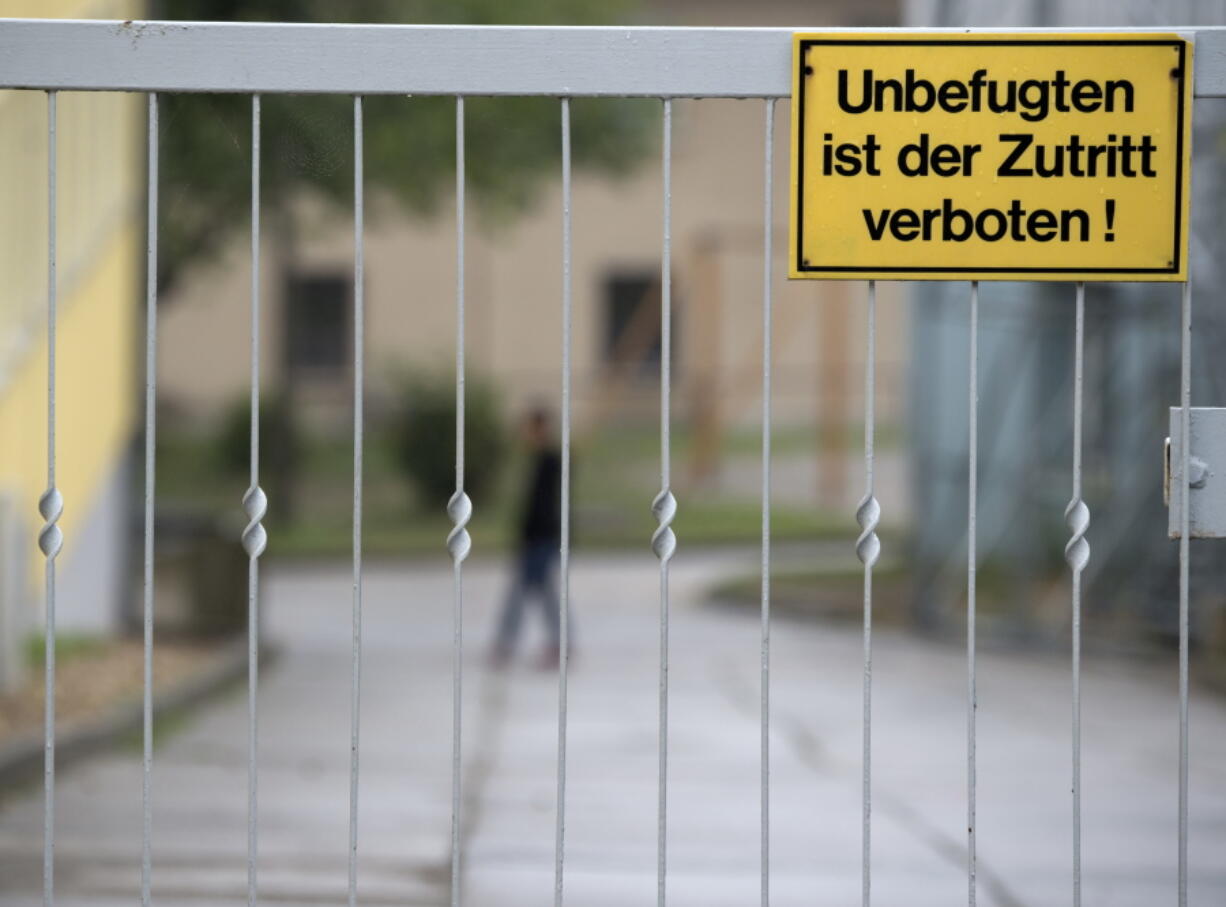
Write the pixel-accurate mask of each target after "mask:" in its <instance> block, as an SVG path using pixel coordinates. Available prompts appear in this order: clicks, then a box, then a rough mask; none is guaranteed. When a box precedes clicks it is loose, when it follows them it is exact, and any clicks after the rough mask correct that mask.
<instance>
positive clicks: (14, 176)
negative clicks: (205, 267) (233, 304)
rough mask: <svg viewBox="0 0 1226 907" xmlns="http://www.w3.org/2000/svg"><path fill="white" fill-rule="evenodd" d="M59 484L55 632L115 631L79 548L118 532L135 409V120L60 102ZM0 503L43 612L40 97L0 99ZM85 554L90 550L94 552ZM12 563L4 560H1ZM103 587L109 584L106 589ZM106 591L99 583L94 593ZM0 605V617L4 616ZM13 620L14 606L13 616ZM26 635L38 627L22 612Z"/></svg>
mask: <svg viewBox="0 0 1226 907" xmlns="http://www.w3.org/2000/svg"><path fill="white" fill-rule="evenodd" d="M142 8H143V4H141V3H139V2H127V0H111V2H69V0H63V2H49V0H40V2H8V3H4V4H3V5H0V13H2V14H4V15H13V16H39V17H64V18H92V17H105V18H132V17H134V16H138V15H139V13H140V11H141V9H142ZM57 104H58V148H59V154H58V207H57V219H58V288H59V308H58V313H59V318H58V344H57V383H58V395H57V420H56V421H57V443H56V464H57V466H56V468H57V475H56V484H57V485H58V487H59V488H60V490H61V493H62V494H63V496H64V501H65V507H64V516H63V519H62V520H61V522H60V525H61V527H62V528H63V530H64V534H65V544H64V550H63V554H62V556H61V557H62V560H61V563H62V564H63V568H62V576H63V577H64V580H63V583H62V584H61V588H60V594H59V600H60V602H61V603H62V607H61V614H62V617H63V620H61V623H60V626H61V627H63V628H64V629H73V628H92V629H102V628H105V627H108V626H113V625H114V616H115V615H116V614H117V613H118V608H117V607H116V602H115V601H114V596H115V591H114V590H115V589H116V588H117V583H116V582H114V576H113V573H114V568H113V567H111V568H109V569H108V570H106V571H101V572H100V571H99V570H98V568H97V564H98V558H96V557H93V556H91V555H92V554H96V552H90V551H81V550H78V549H79V546H80V545H83V544H85V543H84V542H83V541H82V534H83V533H84V534H85V535H88V536H89V537H90V538H92V539H97V540H102V541H104V542H105V544H106V545H108V546H111V545H113V544H114V543H115V540H116V539H121V538H122V537H123V535H124V532H125V531H126V504H127V501H126V496H125V495H122V494H116V493H115V491H114V489H115V488H116V483H117V482H119V481H121V477H122V475H123V472H124V462H125V459H126V453H127V450H128V448H129V446H130V441H131V435H132V424H133V414H134V413H133V410H134V403H135V400H136V393H135V391H136V380H137V379H136V375H135V373H134V363H135V355H136V350H135V346H134V341H135V327H136V324H137V306H138V304H139V302H140V299H141V297H142V295H143V294H142V285H143V275H142V273H141V268H140V250H141V246H142V245H143V244H142V240H141V237H142V234H143V220H144V218H143V215H142V212H141V205H140V200H141V198H142V197H143V180H142V178H141V174H142V172H143V170H144V155H143V148H142V143H141V135H142V134H143V122H144V114H143V106H142V103H141V99H140V98H138V97H137V96H134V95H120V94H87V93H60V94H59V95H58V100H57ZM0 160H3V161H4V166H3V167H2V168H0V198H4V199H5V200H6V203H5V204H4V206H2V207H0V273H3V274H4V284H3V287H4V289H3V295H2V296H0V299H3V304H0V492H2V493H4V494H5V495H7V496H9V497H10V498H11V499H12V500H13V504H14V506H13V512H14V513H15V514H17V518H18V520H19V521H20V524H21V532H22V535H23V536H26V537H28V538H30V540H31V541H30V544H28V545H26V546H24V547H25V548H26V553H25V554H24V555H22V556H21V558H20V561H21V562H24V564H25V566H26V570H27V573H28V582H27V583H26V584H24V585H25V587H26V588H27V589H28V598H29V600H30V601H40V600H41V598H40V594H39V591H38V590H40V589H41V582H39V581H38V580H41V576H42V564H43V559H42V555H41V553H40V552H39V551H38V548H37V545H36V544H34V543H33V537H34V536H35V535H36V534H37V532H38V529H39V528H40V526H41V524H42V519H41V517H40V516H39V514H38V509H37V504H38V497H39V495H40V494H41V493H42V492H43V490H44V489H45V487H46V482H47V464H46V455H47V437H46V424H47V415H46V407H47V392H46V380H47V351H46V304H47V97H46V95H45V94H44V93H41V92H20V91H6V92H0ZM89 544H90V545H91V546H92V545H93V544H94V543H93V542H90V543H89ZM9 562H10V563H11V562H12V558H9ZM103 574H105V576H103ZM100 579H101V581H99V580H100ZM5 606H6V605H5V603H3V602H0V607H5ZM8 606H9V607H12V606H13V603H11V602H10V603H8ZM26 611H27V613H26V615H25V619H24V623H25V632H30V631H31V630H32V629H33V628H34V627H36V626H37V624H38V619H37V616H36V614H34V613H30V612H32V611H33V609H26Z"/></svg>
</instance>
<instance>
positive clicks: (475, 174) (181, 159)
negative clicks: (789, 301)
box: [155, 0, 652, 286]
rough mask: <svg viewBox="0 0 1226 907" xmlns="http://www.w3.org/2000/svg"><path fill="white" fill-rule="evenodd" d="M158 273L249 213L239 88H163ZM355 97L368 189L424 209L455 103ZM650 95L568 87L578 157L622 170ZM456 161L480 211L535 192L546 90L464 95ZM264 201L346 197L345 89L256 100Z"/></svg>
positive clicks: (295, 3)
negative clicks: (599, 95) (209, 91)
mask: <svg viewBox="0 0 1226 907" xmlns="http://www.w3.org/2000/svg"><path fill="white" fill-rule="evenodd" d="M155 7H156V8H155V15H156V16H158V17H159V18H163V19H185V20H197V21H199V20H225V21H294V22H325V21H346V22H355V23H375V22H398V23H463V24H555V25H556V24H573V25H578V24H612V23H614V22H616V21H619V20H621V21H624V19H625V17H626V16H627V15H628V14H629V12H630V6H629V2H628V0H351V2H348V3H344V4H339V3H331V2H323V0H162V2H160V3H159V4H156V5H155ZM160 103H161V105H162V106H161V150H160V179H161V185H160V192H161V198H162V204H163V207H162V211H163V215H162V223H161V225H160V230H161V257H160V261H161V266H162V272H161V274H160V275H159V280H160V282H161V283H162V285H163V286H165V285H167V284H169V283H170V282H172V281H173V280H174V278H175V277H176V276H177V275H178V274H179V273H180V272H181V270H182V269H183V268H184V266H186V265H188V264H190V263H191V262H193V261H195V260H198V259H200V258H201V257H205V256H208V255H209V254H211V253H213V252H215V251H216V250H217V249H218V247H219V246H220V245H221V243H222V242H223V241H224V240H225V239H226V238H227V237H228V235H229V234H230V231H231V230H233V229H241V228H242V227H243V226H244V225H245V223H246V212H247V210H248V207H249V205H250V152H251V103H250V100H249V99H248V98H247V97H246V96H238V95H206V94H170V95H165V96H163V97H162V99H161V102H160ZM363 103H364V107H363V120H364V139H365V157H364V167H365V175H366V183H367V187H368V196H369V197H370V198H371V199H372V201H373V202H376V204H375V205H374V206H373V207H374V208H375V211H376V213H377V211H378V205H377V203H378V202H380V201H382V200H383V199H385V198H387V199H391V200H394V201H395V202H396V203H397V204H398V206H399V207H400V208H402V209H403V210H406V211H408V212H410V213H412V214H416V215H422V216H428V215H430V214H431V213H433V212H434V211H435V209H436V208H437V207H438V205H439V203H440V201H441V200H443V199H449V198H450V196H451V189H452V185H453V182H452V180H453V174H454V167H455V102H454V100H453V99H451V98H447V97H416V98H406V97H398V96H370V97H368V98H366V99H365V101H364V102H363ZM651 109H652V108H651V106H650V102H643V101H628V100H612V99H576V100H575V101H574V102H573V104H572V112H571V113H572V116H571V120H572V142H573V156H574V162H575V165H576V166H577V167H590V168H593V169H598V170H603V171H605V172H610V173H620V172H624V171H626V170H627V169H629V168H630V167H631V166H632V165H633V164H634V163H635V162H636V161H637V160H638V159H639V158H640V157H641V156H642V155H643V153H644V152H646V151H647V150H648V149H649V147H650V144H651V141H652V133H651V130H650V129H649V123H650V122H651V119H650V111H651ZM465 123H466V126H465V130H466V157H465V168H466V177H467V186H468V191H469V194H470V197H471V198H472V199H473V201H474V202H475V203H476V204H477V205H478V207H479V210H480V212H481V213H482V214H483V215H484V216H485V219H486V220H487V221H488V220H493V221H498V220H505V219H508V218H510V217H512V216H513V215H514V214H516V213H517V212H519V211H521V210H523V209H524V208H525V207H526V206H527V205H528V204H529V203H530V202H531V201H532V200H533V198H534V197H536V195H537V193H538V190H539V188H540V186H541V184H542V182H543V181H544V180H546V179H548V178H549V177H550V176H551V175H552V174H553V173H555V172H556V166H557V163H558V161H559V159H560V156H561V155H560V143H559V129H560V126H559V111H558V104H557V102H556V100H553V99H550V98H469V99H467V101H466V103H465ZM261 142H262V154H261V202H262V205H263V206H264V209H265V210H267V211H270V212H271V213H273V214H274V215H275V214H276V213H278V212H284V211H285V206H286V203H287V201H288V200H289V199H290V198H291V197H292V196H294V195H295V194H301V193H302V191H303V190H308V191H310V192H313V193H314V194H317V195H318V196H319V197H321V198H322V199H324V200H326V201H328V202H330V203H333V204H334V205H335V206H336V207H338V208H340V209H342V210H343V209H344V208H346V207H347V206H348V205H349V204H350V203H351V200H352V197H353V102H352V99H351V98H350V97H348V96H341V95H276V96H267V97H264V98H262V99H261Z"/></svg>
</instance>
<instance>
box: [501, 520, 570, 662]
mask: <svg viewBox="0 0 1226 907" xmlns="http://www.w3.org/2000/svg"><path fill="white" fill-rule="evenodd" d="M557 562H558V545H557V543H556V542H548V541H546V542H529V543H527V544H526V545H525V546H524V547H523V548H522V549H521V550H520V552H519V557H518V560H517V562H516V565H515V578H514V580H513V581H512V583H511V588H510V591H509V592H508V593H507V598H506V601H505V602H504V603H503V606H502V617H501V619H500V620H499V621H498V638H497V640H496V641H495V645H496V646H497V649H498V651H499V652H502V653H505V654H510V653H511V652H513V651H514V650H515V643H516V642H517V641H518V639H519V631H520V627H521V626H522V624H523V619H524V609H525V608H526V607H527V605H528V602H529V601H536V602H539V603H540V605H541V609H542V612H543V614H544V616H545V626H546V629H547V630H548V633H549V642H550V644H551V645H552V646H553V647H554V648H555V649H556V648H557V647H558V646H559V644H560V642H561V639H562V631H561V623H560V616H559V614H558V593H557V588H556V587H555V585H554V568H555V566H556V564H557Z"/></svg>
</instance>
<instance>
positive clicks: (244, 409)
mask: <svg viewBox="0 0 1226 907" xmlns="http://www.w3.org/2000/svg"><path fill="white" fill-rule="evenodd" d="M215 444H216V447H215V455H216V457H217V462H218V464H219V466H220V467H221V469H222V470H223V471H224V472H225V473H226V474H227V475H244V474H245V473H246V472H247V471H248V469H250V466H251V460H250V458H251V399H250V398H249V397H247V396H243V397H242V399H240V400H237V401H235V402H234V404H233V405H232V406H230V408H229V409H228V410H227V411H226V414H225V416H224V417H223V418H222V422H221V427H220V428H219V430H218V432H217V439H216V442H215ZM297 445H298V432H297V426H296V424H295V421H294V414H293V413H292V412H291V411H290V406H289V402H288V400H287V399H286V398H285V397H284V396H282V395H267V396H264V397H262V398H261V399H260V464H261V467H262V469H261V472H268V473H270V474H275V473H278V472H280V471H282V470H288V469H291V468H292V467H293V464H294V463H295V462H296V459H297V458H296V456H295V454H296V453H297Z"/></svg>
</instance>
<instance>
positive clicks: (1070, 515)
mask: <svg viewBox="0 0 1226 907" xmlns="http://www.w3.org/2000/svg"><path fill="white" fill-rule="evenodd" d="M1085 317H1086V285H1085V284H1084V283H1078V284H1077V314H1076V329H1075V334H1076V336H1075V339H1074V341H1073V343H1074V346H1073V496H1072V499H1071V500H1070V501H1069V503H1068V507H1066V508H1065V510H1064V523H1065V525H1066V526H1067V527H1068V528H1069V531H1070V532H1071V533H1072V535H1070V536H1069V540H1068V544H1066V545H1065V546H1064V559H1065V561H1066V562H1067V563H1068V565H1069V568H1070V569H1071V570H1072V574H1073V576H1072V609H1073V633H1072V636H1073V639H1072V645H1073V789H1072V793H1073V907H1081V574H1082V571H1083V570H1085V567H1086V564H1087V563H1088V562H1089V560H1090V543H1089V542H1087V541H1086V538H1085V536H1086V530H1087V529H1088V528H1089V527H1090V509H1089V507H1087V506H1086V503H1085V501H1083V500H1082V498H1081V431H1082V429H1081V426H1082V406H1083V404H1082V400H1083V396H1084V394H1083V390H1084V387H1085V379H1084V359H1085Z"/></svg>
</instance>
